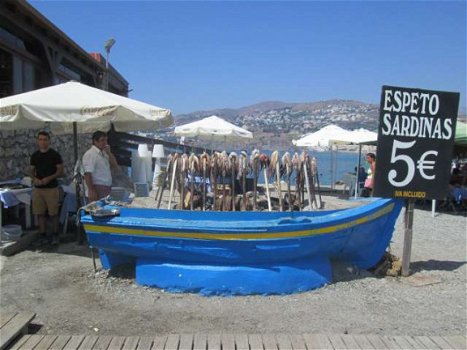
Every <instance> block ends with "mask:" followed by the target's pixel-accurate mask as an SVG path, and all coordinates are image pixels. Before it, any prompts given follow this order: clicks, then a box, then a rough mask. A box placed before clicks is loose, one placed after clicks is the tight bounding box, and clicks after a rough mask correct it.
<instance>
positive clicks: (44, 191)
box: [32, 187, 60, 216]
mask: <svg viewBox="0 0 467 350" xmlns="http://www.w3.org/2000/svg"><path fill="white" fill-rule="evenodd" d="M59 200H60V192H59V190H58V187H55V188H33V189H32V212H33V214H34V215H44V214H45V213H46V212H48V213H49V215H50V216H55V215H58V206H59V203H58V202H59Z"/></svg>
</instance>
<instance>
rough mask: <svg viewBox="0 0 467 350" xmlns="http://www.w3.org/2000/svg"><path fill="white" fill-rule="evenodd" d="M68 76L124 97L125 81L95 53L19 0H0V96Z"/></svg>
mask: <svg viewBox="0 0 467 350" xmlns="http://www.w3.org/2000/svg"><path fill="white" fill-rule="evenodd" d="M102 39H103V40H102V42H103V45H104V41H105V40H106V39H108V38H102ZM106 74H108V83H107V75H106ZM70 80H75V81H79V82H81V83H83V84H86V85H89V86H93V87H96V88H99V89H103V90H108V91H110V92H113V93H115V94H119V95H122V96H128V82H127V81H126V80H125V78H123V77H122V75H121V74H120V73H118V72H117V70H116V69H114V68H113V67H112V65H110V64H109V65H108V69H107V68H106V60H105V57H103V56H102V55H101V54H100V53H88V52H86V51H85V50H84V49H83V48H81V47H80V46H79V45H78V44H77V43H75V42H74V41H73V40H72V39H70V38H69V37H68V36H67V35H66V34H65V33H64V32H62V31H61V30H60V29H59V28H58V27H56V26H55V25H54V24H53V23H52V22H50V21H49V20H48V19H47V18H46V17H44V16H43V15H42V14H41V13H40V12H39V11H37V10H36V9H35V8H34V7H32V6H31V5H30V4H29V3H28V2H26V1H25V0H1V1H0V98H2V97H6V96H10V95H14V94H18V93H22V92H27V91H30V90H35V89H39V88H43V87H47V86H51V85H56V84H60V83H63V82H66V81H70ZM107 85H108V86H107Z"/></svg>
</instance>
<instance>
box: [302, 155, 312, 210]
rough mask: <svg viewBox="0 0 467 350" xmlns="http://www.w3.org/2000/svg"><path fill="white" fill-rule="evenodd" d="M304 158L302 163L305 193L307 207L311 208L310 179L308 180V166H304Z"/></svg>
mask: <svg viewBox="0 0 467 350" xmlns="http://www.w3.org/2000/svg"><path fill="white" fill-rule="evenodd" d="M306 163H307V162H306V158H305V160H304V161H303V172H304V173H305V183H306V193H307V195H308V205H309V206H310V208H311V205H312V204H313V202H312V201H311V191H310V179H309V178H308V166H307V164H306Z"/></svg>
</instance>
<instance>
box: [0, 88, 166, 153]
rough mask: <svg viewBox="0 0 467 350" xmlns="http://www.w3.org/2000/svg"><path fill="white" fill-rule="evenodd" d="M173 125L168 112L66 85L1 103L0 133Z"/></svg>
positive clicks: (84, 131)
mask: <svg viewBox="0 0 467 350" xmlns="http://www.w3.org/2000/svg"><path fill="white" fill-rule="evenodd" d="M172 123H173V117H172V114H171V112H170V110H168V109H164V108H160V107H156V106H153V105H150V104H147V103H144V102H141V101H137V100H133V99H131V98H127V97H123V96H120V95H116V94H113V93H110V92H107V91H103V90H100V89H96V88H93V87H90V86H88V85H84V84H81V83H78V82H67V83H63V84H59V85H53V86H50V87H46V88H43V89H38V90H33V91H29V92H25V93H22V94H18V95H13V96H9V97H5V98H2V99H0V130H18V129H38V128H45V127H49V128H50V130H51V131H52V132H53V133H55V134H71V133H73V134H74V136H75V137H74V139H73V141H74V151H75V161H76V160H77V158H78V146H77V133H92V132H94V131H96V130H101V131H108V130H110V128H111V125H113V127H114V128H115V130H116V131H153V130H157V129H159V128H163V127H167V126H169V125H171V124H172Z"/></svg>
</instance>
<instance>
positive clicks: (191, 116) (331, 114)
mask: <svg viewBox="0 0 467 350" xmlns="http://www.w3.org/2000/svg"><path fill="white" fill-rule="evenodd" d="M211 115H217V116H218V117H221V118H224V119H226V120H228V121H230V122H231V123H233V124H235V125H238V126H241V127H244V128H246V129H248V130H249V131H252V132H253V133H258V132H273V133H275V134H283V133H293V134H306V133H309V132H313V131H315V130H318V129H320V128H322V127H324V126H326V125H328V124H337V125H339V126H341V127H343V128H347V129H356V128H361V127H364V128H366V129H370V130H375V129H376V128H377V126H378V106H377V105H375V104H368V103H364V102H359V101H353V100H339V99H335V100H328V101H318V102H306V103H303V102H299V103H289V102H281V101H267V102H260V103H256V104H254V105H251V106H246V107H241V108H238V109H232V108H225V109H214V110H209V111H197V112H192V113H188V114H182V115H178V116H175V121H176V124H177V125H182V124H185V123H189V122H192V121H196V120H199V119H202V118H204V117H207V116H211Z"/></svg>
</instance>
